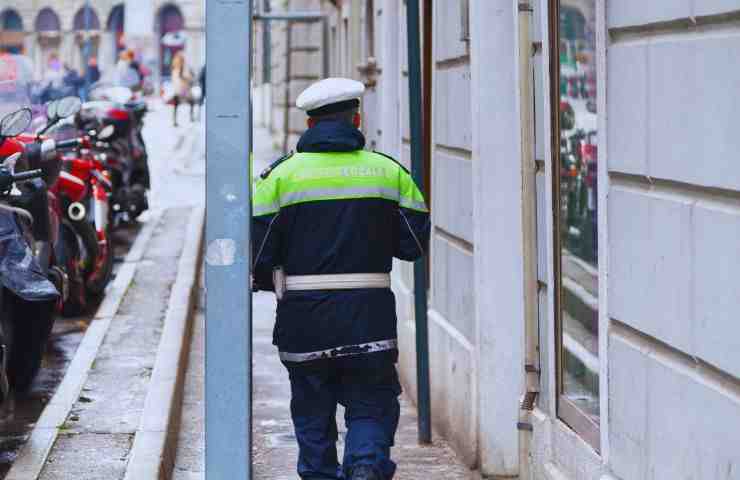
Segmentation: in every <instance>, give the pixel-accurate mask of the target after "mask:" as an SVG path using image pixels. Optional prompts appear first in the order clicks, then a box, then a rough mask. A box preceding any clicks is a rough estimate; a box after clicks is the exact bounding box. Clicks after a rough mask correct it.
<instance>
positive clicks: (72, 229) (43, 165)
mask: <svg viewBox="0 0 740 480" xmlns="http://www.w3.org/2000/svg"><path fill="white" fill-rule="evenodd" d="M80 105H81V102H80V100H79V99H78V98H76V97H66V98H63V99H61V100H58V101H54V102H50V103H49V104H48V105H47V118H48V123H47V125H46V126H45V127H44V128H42V129H41V130H40V131H39V133H37V134H36V135H31V134H26V135H21V136H19V137H18V138H19V139H20V140H21V141H23V142H24V143H25V157H26V161H27V162H28V164H29V167H30V168H37V169H41V170H42V171H43V172H44V175H43V177H42V179H43V180H44V182H46V185H49V188H48V191H47V197H48V207H49V212H50V213H49V218H50V219H51V222H50V225H51V226H50V229H49V230H50V231H51V232H52V233H53V234H54V239H53V241H52V246H53V250H52V254H50V255H48V256H47V255H42V259H46V258H48V259H49V264H50V265H56V268H58V269H60V270H61V271H62V272H63V274H64V276H65V280H66V282H65V288H64V291H65V295H64V297H63V302H62V305H61V307H60V309H61V312H62V313H63V314H64V315H65V316H77V315H80V314H82V313H83V312H84V311H85V310H86V309H87V305H88V297H89V295H88V291H87V285H86V283H87V280H88V278H89V277H90V275H91V272H92V271H93V270H94V263H95V257H96V255H97V250H98V249H99V247H98V245H97V244H98V239H97V237H96V234H95V230H94V228H93V227H92V226H91V225H90V223H89V222H87V221H86V220H85V219H84V218H76V216H75V211H74V209H72V210H70V209H69V203H70V196H73V195H74V192H75V191H74V189H73V188H70V187H69V185H68V184H69V183H70V178H69V177H70V175H69V174H68V173H66V172H63V171H61V166H62V159H61V157H60V153H59V149H58V147H57V144H56V142H55V141H54V140H53V139H51V138H47V137H45V136H44V133H45V132H47V131H48V130H49V129H51V128H52V127H53V126H54V125H56V124H57V123H59V122H60V121H61V120H62V119H64V118H67V117H70V116H72V115H74V114H75V113H77V111H79V109H80Z"/></svg>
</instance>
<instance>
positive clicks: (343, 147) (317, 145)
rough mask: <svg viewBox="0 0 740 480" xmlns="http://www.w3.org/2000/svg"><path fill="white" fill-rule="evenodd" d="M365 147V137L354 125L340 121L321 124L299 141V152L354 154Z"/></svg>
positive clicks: (310, 129) (307, 132) (304, 134)
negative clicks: (353, 152)
mask: <svg viewBox="0 0 740 480" xmlns="http://www.w3.org/2000/svg"><path fill="white" fill-rule="evenodd" d="M364 147H365V136H364V135H363V134H362V132H361V131H359V130H358V129H356V128H355V127H353V126H352V125H350V124H348V123H346V122H342V121H339V120H328V121H323V122H319V123H317V124H316V125H314V126H313V127H312V128H309V129H308V130H306V131H305V132H304V133H303V135H301V139H300V140H298V145H297V147H296V150H298V151H299V152H352V151H355V150H362V149H363V148H364Z"/></svg>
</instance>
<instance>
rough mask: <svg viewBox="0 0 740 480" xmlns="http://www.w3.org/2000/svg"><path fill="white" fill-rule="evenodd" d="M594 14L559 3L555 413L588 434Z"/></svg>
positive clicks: (595, 404) (564, 0)
mask: <svg viewBox="0 0 740 480" xmlns="http://www.w3.org/2000/svg"><path fill="white" fill-rule="evenodd" d="M595 13H596V5H595V0H560V2H559V47H560V55H559V59H558V60H559V75H560V79H559V85H558V87H559V89H558V90H559V93H560V105H559V109H560V132H559V136H560V160H559V163H560V177H559V178H560V199H559V200H560V209H559V222H558V223H559V225H558V226H559V235H560V238H559V240H560V254H561V255H560V262H561V264H560V273H561V278H560V289H561V290H560V308H561V312H560V313H561V315H560V322H561V323H560V333H561V335H560V337H561V338H560V341H561V348H560V351H561V356H560V369H561V371H560V376H561V377H560V384H561V388H562V391H561V396H560V403H559V405H560V408H559V413H560V415H561V418H563V419H564V420H565V421H566V422H567V423H568V424H570V425H571V426H572V427H573V428H574V429H576V431H579V433H580V431H581V430H583V429H586V430H588V429H591V436H592V437H593V436H594V435H593V432H594V429H598V420H599V361H598V356H599V348H598V333H599V332H598V298H599V282H598V241H597V238H598V236H597V209H598V202H597V180H596V178H597V175H596V172H597V163H598V148H597V146H596V145H597V141H596V140H597V121H596V120H597V112H596V22H595V18H596V17H595ZM574 417H578V418H574ZM584 433H588V432H584ZM595 437H598V435H595Z"/></svg>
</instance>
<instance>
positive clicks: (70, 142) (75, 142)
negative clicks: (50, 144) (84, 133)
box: [57, 138, 80, 149]
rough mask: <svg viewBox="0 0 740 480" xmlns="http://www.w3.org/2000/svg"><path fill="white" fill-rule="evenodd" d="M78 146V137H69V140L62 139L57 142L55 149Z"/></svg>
mask: <svg viewBox="0 0 740 480" xmlns="http://www.w3.org/2000/svg"><path fill="white" fill-rule="evenodd" d="M79 146H80V140H79V139H78V138H71V139H69V140H62V141H59V142H57V149H65V148H77V147H79Z"/></svg>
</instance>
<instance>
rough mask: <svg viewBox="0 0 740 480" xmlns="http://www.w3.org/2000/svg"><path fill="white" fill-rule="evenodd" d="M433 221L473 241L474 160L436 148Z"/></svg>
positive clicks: (433, 173) (433, 166)
mask: <svg viewBox="0 0 740 480" xmlns="http://www.w3.org/2000/svg"><path fill="white" fill-rule="evenodd" d="M432 175H433V179H434V181H433V187H432V192H433V194H434V195H433V196H432V200H433V202H434V205H433V208H432V215H433V220H434V224H435V225H438V226H439V227H441V228H442V229H443V230H445V231H446V232H448V233H450V234H452V235H454V236H456V237H459V238H462V239H463V240H465V241H467V242H469V243H473V188H472V187H473V178H472V161H471V160H470V159H469V158H463V157H460V156H457V155H452V154H448V153H446V152H444V151H440V150H436V151H435V152H434V157H433V161H432Z"/></svg>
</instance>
